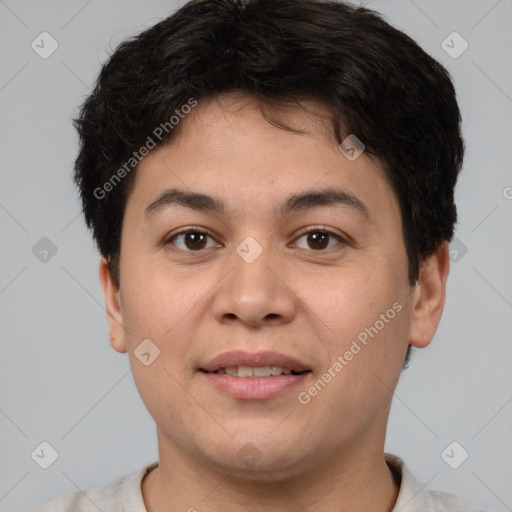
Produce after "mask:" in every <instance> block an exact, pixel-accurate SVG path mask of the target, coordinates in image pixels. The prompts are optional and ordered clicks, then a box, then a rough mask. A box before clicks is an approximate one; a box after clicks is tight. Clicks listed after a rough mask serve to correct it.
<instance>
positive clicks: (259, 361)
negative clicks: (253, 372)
mask: <svg viewBox="0 0 512 512" xmlns="http://www.w3.org/2000/svg"><path fill="white" fill-rule="evenodd" d="M234 366H251V367H261V366H279V367H280V368H289V369H290V370H292V371H294V372H305V371H307V370H310V368H309V367H308V366H307V365H306V364H305V363H303V362H302V361H299V360H298V359H296V358H294V357H291V356H287V355H285V354H281V353H279V352H273V351H265V352H257V353H254V354H251V353H249V352H244V351H242V350H235V351H231V352H224V353H223V354H219V355H217V356H215V357H213V358H212V359H210V360H209V361H208V362H207V363H205V364H204V365H203V366H201V367H200V368H199V369H200V370H203V371H205V372H216V371H217V370H220V369H221V368H232V367H234ZM236 378H238V377H236ZM259 378H260V379H266V377H259ZM248 380H249V379H248Z"/></svg>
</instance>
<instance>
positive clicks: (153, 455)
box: [0, 0, 512, 512]
mask: <svg viewBox="0 0 512 512" xmlns="http://www.w3.org/2000/svg"><path fill="white" fill-rule="evenodd" d="M364 3H365V4H366V5H368V6H369V7H372V8H375V9H377V10H379V11H380V12H382V13H383V14H384V15H385V17H386V19H387V20H388V21H390V22H391V23H392V24H394V25H395V26H397V27H398V28H400V29H402V30H404V31H406V32H407V33H408V34H409V35H411V36H412V37H413V38H415V39H416V40H417V41H418V42H419V43H420V44H421V45H422V46H423V48H425V50H426V51H428V52H429V53H430V54H431V55H432V56H434V57H435V58H437V59H438V60H439V61H440V62H441V63H443V64H444V65H445V66H446V67H447V68H448V70H449V71H450V73H451V74H452V76H453V78H454V81H455V85H456V88H457V91H458V96H459V100H460V105H461V109H462V113H463V118H464V135H465V140H466V146H467V156H466V160H465V165H464V169H463V173H462V175H461V178H460V181H459V184H458V188H457V195H456V199H457V203H458V208H459V215H460V221H459V224H458V229H457V238H458V240H459V241H458V242H456V244H457V245H455V244H454V245H453V248H454V250H456V251H457V253H455V252H454V253H453V254H452V257H453V260H454V261H453V264H452V270H451V274H450V278H449V281H448V298H447V303H446V308H445V313H444V316H443V319H442V322H441V325H440V327H439V330H438V333H437V335H436V337H435V339H434V342H433V344H432V345H431V346H430V347H428V348H427V349H424V350H422V351H417V352H416V354H415V359H414V362H413V364H412V365H411V367H410V368H409V369H408V370H407V371H406V372H404V374H403V375H402V378H401V381H400V384H399V386H398V388H397V390H396V393H395V398H394V401H393V408H392V413H391V418H390V423H389V428H388V437H387V444H386V450H387V451H390V452H392V453H396V454H398V455H400V456H401V457H402V458H403V459H404V460H405V461H406V463H407V464H408V465H409V467H410V469H411V470H412V472H413V473H414V474H415V475H416V477H417V478H418V479H419V480H421V481H422V482H423V483H427V482H428V483H429V486H431V487H432V488H436V489H440V490H446V491H449V492H453V493H455V494H457V495H460V496H461V497H463V498H464V499H465V500H467V501H469V502H470V503H472V504H473V505H474V506H476V507H479V508H484V509H487V510H494V511H505V510H512V485H511V481H512V462H511V460H512V441H511V435H510V433H511V426H512V403H511V402H512V372H511V371H510V363H511V360H512V359H511V355H512V343H511V341H512V340H511V338H512V334H511V333H512V287H511V284H512V270H511V265H510V262H511V261H512V259H511V254H512V236H511V233H512V172H511V169H512V166H511V156H510V155H511V153H510V149H511V148H510V145H511V135H512V128H511V126H510V121H511V118H512V116H511V113H512V71H511V66H510V50H511V48H512V35H511V32H512V31H511V28H510V27H511V23H512V1H511V0H501V1H496V0H481V1H462V0H458V1H450V2H446V1H441V0H436V1H427V0H415V1H412V0H392V1H391V0H386V1H383V0H376V1H370V2H364ZM177 5H181V3H180V4H177V3H176V2H172V1H163V0H151V1H145V2H142V1H135V0H129V1H126V0H125V1H120V0H110V1H101V2H100V1H99V0H90V1H84V0H70V1H66V2H64V1H60V2H57V1H45V2H41V1H39V2H37V1H35V0H34V1H28V0H19V1H15V0H5V1H0V45H1V49H2V50H1V52H2V53H1V66H0V109H1V117H0V118H1V125H0V141H1V155H2V159H1V170H0V179H1V184H0V229H1V233H2V249H1V251H2V252H1V254H2V256H1V265H0V312H1V323H0V329H1V336H2V344H1V347H2V350H1V357H0V433H1V436H0V443H1V457H0V511H2V512H3V511H9V512H18V511H23V510H27V509H30V508H32V507H34V506H35V505H36V504H39V503H42V502H44V501H47V500H49V499H51V498H53V497H55V496H57V495H59V494H62V493H64V492H67V491H72V490H78V489H87V488H90V487H93V486H97V485H101V484H105V483H108V482H110V481H112V480H114V479H116V478H118V477H119V476H122V475H124V474H127V473H130V472H132V471H136V470H138V469H140V468H141V467H142V466H143V465H145V464H148V463H149V462H151V461H154V460H157V456H158V455H157V444H156V432H155V427H154V424H153V420H152V419H151V417H150V416H149V414H148V413H147V411H146V409H145V407H144V405H143V403H142V401H141V399H140V398H139V395H138V393H137V390H136V388H135V385H134V383H133V379H132V376H131V372H130V367H129V362H128V356H127V355H126V354H122V355H121V354H118V353H117V352H115V351H114V350H113V349H112V348H111V347H110V345H109V342H108V330H107V324H106V319H105V311H104V308H103V296H102V292H101V288H100V285H99V282H98V277H97V266H98V255H97V253H96V252H95V249H94V246H93V244H92V241H91V237H90V235H89V233H88V232H87V231H86V229H85V227H84V224H83V221H82V218H81V217H80V216H79V204H78V201H77V195H76V192H75V190H74V188H73V185H72V182H71V170H72V165H73V161H74V158H75V156H76V151H77V140H76V135H75V132H74V129H73V128H72V126H71V124H70V117H71V116H73V115H75V114H76V108H77V106H78V105H79V104H80V103H81V101H82V100H83V98H84V97H85V95H87V94H88V93H89V91H90V87H91V85H92V84H93V82H94V79H95V77H96V75H97V73H98V71H99V66H100V64H101V63H102V62H104V60H105V59H106V57H107V55H108V54H109V53H111V52H112V50H113V49H114V48H115V47H116V46H117V45H118V44H119V43H120V42H121V40H122V39H123V38H125V37H126V36H128V35H132V34H134V33H137V32H139V31H141V30H142V29H144V28H145V27H147V26H150V25H152V24H153V23H155V22H156V21H158V20H159V19H161V18H162V17H164V16H165V15H166V13H168V12H169V11H172V10H174V9H175V8H176V6H177ZM43 31H47V32H49V33H50V34H51V36H52V37H53V38H54V39H55V40H56V41H57V42H58V44H59V46H58V49H57V50H56V51H55V53H53V54H52V55H51V56H50V57H49V58H47V59H42V58H41V57H40V56H39V55H38V54H37V53H36V52H35V51H34V50H33V49H32V48H31V43H32V41H33V40H35V39H36V38H37V36H39V34H40V33H41V32H43ZM453 31H457V32H459V33H460V34H461V35H462V37H463V38H464V39H465V40H466V41H467V42H468V43H469V48H468V49H467V50H466V51H465V52H464V53H463V54H462V55H460V56H459V57H458V58H456V59H454V58H452V57H451V56H449V55H448V54H447V53H446V52H445V51H444V49H443V47H442V46H441V43H442V41H444V40H445V39H446V38H447V36H448V35H449V34H451V33H452V32H453ZM448 41H449V44H450V45H452V46H454V47H455V50H457V49H460V48H461V46H460V44H459V43H460V41H455V42H454V43H453V44H452V43H451V42H450V39H449V40H448ZM48 47H49V46H48V45H46V48H48ZM452 51H453V50H452ZM508 187H509V188H508ZM43 237H48V238H49V239H50V240H51V241H52V243H53V244H55V246H56V248H57V253H56V254H55V255H53V256H52V255H51V252H50V253H49V254H48V255H47V256H46V258H47V261H46V262H44V261H41V260H40V259H39V258H40V257H42V254H41V253H40V254H39V257H36V254H37V251H35V252H36V254H34V253H33V251H32V248H33V246H34V245H35V244H36V243H37V242H38V241H39V240H40V239H41V238H43ZM36 247H39V246H36ZM465 248H467V252H466V253H465V252H464V251H465ZM42 441H47V442H49V443H50V444H51V445H52V446H53V447H54V448H55V449H56V450H57V452H58V458H57V460H56V461H55V462H54V463H53V464H52V465H51V466H50V467H49V468H48V469H46V470H45V469H42V468H41V467H39V465H38V464H36V462H35V461H34V460H33V459H32V457H31V453H32V452H33V451H34V450H35V449H36V448H37V447H38V446H39V445H40V443H41V442H42ZM452 441H457V442H458V443H459V444H460V445H461V446H462V447H463V448H464V449H465V450H466V451H467V452H468V453H469V458H468V459H467V460H466V461H465V462H464V463H463V464H462V465H461V466H460V467H459V468H458V469H452V468H451V467H449V466H448V465H447V463H446V462H445V461H444V460H443V458H442V457H441V453H442V452H443V450H444V449H445V448H446V447H447V446H448V445H449V444H450V443H451V442H452ZM461 453H462V452H461V449H460V448H456V449H455V450H454V452H450V455H452V457H451V460H452V461H453V460H457V459H458V458H459V457H460V454H461Z"/></svg>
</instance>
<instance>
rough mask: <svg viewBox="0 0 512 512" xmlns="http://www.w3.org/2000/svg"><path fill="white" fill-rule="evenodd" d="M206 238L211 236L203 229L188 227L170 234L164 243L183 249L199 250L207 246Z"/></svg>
mask: <svg viewBox="0 0 512 512" xmlns="http://www.w3.org/2000/svg"><path fill="white" fill-rule="evenodd" d="M208 238H210V239H212V240H213V238H212V237H211V236H210V235H208V234H207V233H205V232H204V231H198V230H194V229H188V230H184V231H181V232H179V233H176V234H175V235H173V236H171V237H170V238H169V239H168V240H167V241H166V242H165V245H168V244H172V245H174V246H175V247H177V248H178V249H181V250H183V251H188V252H190V251H200V250H201V249H205V248H207V243H208Z"/></svg>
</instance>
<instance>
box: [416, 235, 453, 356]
mask: <svg viewBox="0 0 512 512" xmlns="http://www.w3.org/2000/svg"><path fill="white" fill-rule="evenodd" d="M449 270H450V257H449V247H448V243H447V242H443V243H442V244H441V246H440V247H439V248H438V250H437V251H436V252H435V253H434V254H432V255H431V256H429V257H428V258H427V259H425V260H424V261H423V263H422V265H421V269H420V276H419V280H418V283H417V284H416V289H415V290H414V298H413V305H412V317H411V327H410V333H409V343H410V344H411V345H412V346H414V347H416V348H424V347H426V346H427V345H429V344H430V343H431V341H432V339H433V337H434V334H435V332H436V330H437V327H438V325H439V322H440V320H441V315H442V312H443V307H444V301H445V296H446V280H447V279H448V273H449Z"/></svg>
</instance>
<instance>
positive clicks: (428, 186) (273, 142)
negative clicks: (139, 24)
mask: <svg viewBox="0 0 512 512" xmlns="http://www.w3.org/2000/svg"><path fill="white" fill-rule="evenodd" d="M75 123H76V126H77V129H78V131H79V136H80V144H81V146H80V153H79V156H78V158H77V161H76V166H75V180H76V183H77V184H78V186H79V188H80V193H81V198H82V201H83V211H84V215H85V218H86V222H87V224H88V226H89V227H90V228H91V229H92V231H93V234H94V238H95V240H96V243H97V245H98V248H99V251H100V253H101V255H102V258H101V263H100V279H101V282H102V285H103V288H104V291H105V297H106V303H107V310H108V313H109V314H108V321H109V325H110V331H111V344H112V346H113V347H114V348H115V349H116V350H118V351H120V352H129V354H130V360H131V363H132V369H133V374H134V378H135V381H136V384H137V386H138V389H139V391H140V393H141V396H142V398H143V400H144V402H145V404H146V406H147V407H148V410H149V412H150V413H151V414H152V416H153V417H154V419H155V421H156V423H157V426H158V428H159V434H160V436H161V437H162V438H165V439H166V440H167V442H168V443H170V444H173V445H175V446H180V447H181V448H180V449H181V450H183V452H184V453H187V454H189V455H193V456H195V457H196V458H197V460H200V459H201V460H207V461H209V462H211V463H212V464H214V465H218V466H222V467H225V468H231V469H233V467H237V468H238V469H237V470H239V471H241V472H243V471H245V470H248V468H247V467H245V468H244V467H243V463H242V462H241V460H240V459H239V458H238V457H237V450H238V449H240V447H241V446H244V444H245V443H247V442H251V443H252V444H253V445H254V446H256V447H258V450H260V451H261V453H262V454H263V456H262V458H261V467H262V468H265V469H267V470H269V469H272V470H275V469H276V468H280V470H281V471H283V472H286V471H292V469H291V468H300V467H302V466H303V465H304V464H306V462H307V461H312V460H317V461H318V460H321V459H322V458H323V459H325V458H326V457H327V456H328V455H329V454H330V453H332V450H333V447H338V448H340V449H341V447H348V446H353V447H354V446H356V445H357V446H363V443H364V442H365V440H368V439H371V438H374V436H375V434H376V433H378V434H379V436H380V437H383V435H384V430H385V422H386V420H387V414H388V412H389V406H390V402H391V392H390V389H393V388H394V386H395V385H396V382H397V380H398V377H399V374H400V370H401V368H402V365H403V363H404V359H405V358H406V356H407V354H408V352H409V348H410V347H411V346H415V347H418V348H421V347H424V346H426V345H428V344H429V343H430V342H431V340H432V338H433V336H434V333H435V330H436V328H437V325H438V322H439V320H440V317H441V313H442V309H443V305H444V294H445V283H446V278H447V275H448V268H449V260H448V251H447V242H448V241H449V240H450V239H451V237H452V235H453V230H454V224H455V222H456V208H455V204H454V187H455V183H456V179H457V175H458V173H459V171H460V168H461V165H462V158H463V141H462V138H461V133H460V113H459V109H458V106H457V102H456V97H455V92H454V88H453V85H452V82H451V80H450V77H449V75H448V73H447V71H446V70H445V69H444V68H443V67H442V66H441V65H440V64H439V63H438V62H436V61H435V60H434V59H432V58H431V57H430V56H429V55H427V54H426V53H425V52H424V51H423V50H422V49H421V48H420V47H419V46H418V45H417V44H416V43H415V42H414V41H413V40H411V39H410V38H409V37H408V36H407V35H405V34H403V33H402V32H400V31H398V30H396V29H394V28H392V27H391V26H389V25H388V24H387V23H386V22H385V21H384V20H383V19H382V18H381V17H380V16H379V15H378V14H376V13H375V12H373V11H370V10H367V9H364V8H360V7H354V6H351V5H349V4H344V3H340V2H329V1H320V0H292V1H290V0H287V1H281V0H254V1H245V2H243V1H239V0H217V1H212V0H199V1H192V2H189V3H187V4H186V5H185V6H183V7H182V8H181V9H179V10H178V11H177V12H176V13H174V14H173V15H172V16H170V17H168V18H166V19H164V20H163V21H161V22H160V23H158V24H156V25H155V26H153V27H151V28H150V29H148V30H146V31H145V32H143V33H141V34H139V35H138V36H136V37H134V38H132V39H130V40H127V41H125V42H123V43H122V44H121V45H120V46H119V47H118V48H117V50H116V51H115V52H114V53H113V55H112V56H111V57H110V58H109V60H108V62H107V63H106V64H105V65H104V66H103V68H102V70H101V73H100V76H99V78H98V81H97V84H96V87H95V89H94V91H93V92H92V94H91V95H90V96H89V97H88V98H87V100H86V101H85V103H84V104H83V106H82V109H81V112H80V116H79V118H78V119H76V120H75ZM354 135H355V136H356V137H357V139H358V140H359V141H361V142H362V143H363V144H364V151H363V152H362V154H361V155H360V156H358V157H357V158H355V159H353V158H347V153H346V152H344V151H342V150H340V148H339V145H340V143H342V142H343V141H346V140H347V137H349V136H352V137H353V136H354ZM352 137H349V139H348V140H349V141H352V140H353V138H352ZM342 148H346V146H343V145H342ZM356 149H357V148H356ZM361 149H362V148H361ZM352 156H353V154H352ZM185 227H187V230H184V231H187V232H188V235H187V234H185V233H182V234H179V233H177V230H178V229H179V228H185ZM190 231H196V233H190ZM326 232H328V233H330V234H327V233H326ZM325 242H327V243H325ZM241 244H245V245H241ZM247 244H248V245H247ZM244 252H246V253H248V254H251V257H249V258H247V257H245V258H244V254H243V253H244ZM146 339H149V340H151V345H149V346H151V347H152V348H151V350H156V352H154V353H155V354H156V353H157V352H158V351H159V356H158V357H157V358H156V359H154V361H153V362H152V363H151V364H149V365H147V366H146V365H144V364H142V363H141V361H140V360H139V359H138V358H137V348H138V347H140V346H141V345H140V344H141V342H142V341H143V340H146ZM143 346H144V347H147V346H146V345H143ZM155 347H156V348H155ZM231 350H241V351H245V352H251V353H255V352H259V351H278V352H281V353H284V354H285V355H288V356H290V357H294V358H295V359H299V360H300V362H302V363H303V364H304V365H305V366H306V367H307V368H306V369H307V371H306V372H305V373H304V374H302V376H301V379H300V380H298V381H297V382H299V384H297V386H295V387H293V386H292V388H290V389H289V390H287V391H285V392H283V393H281V394H278V395H276V396H273V397H269V398H267V399H263V400H248V401H247V400H243V399H240V398H233V397H232V396H227V395H225V394H224V393H223V392H221V391H219V390H218V389H217V388H216V387H215V386H212V385H211V384H210V381H209V377H208V376H207V372H206V367H209V364H210V363H211V360H212V359H215V358H216V357H217V356H219V355H220V354H222V353H225V352H227V351H231ZM349 353H350V354H352V355H350V354H349ZM340 357H341V359H340ZM336 362H338V365H336V364H335V363H336ZM326 374H329V375H330V378H329V377H325V375H326ZM319 381H322V382H323V383H324V384H323V385H322V384H320V383H319ZM326 381H328V382H326ZM313 388H314V389H316V392H315V391H314V390H313ZM301 393H302V394H301ZM305 409H306V410H307V414H304V413H305ZM287 414H289V417H288V419H287V420H284V421H283V418H285V417H286V415H287ZM326 415H327V416H328V418H329V419H326ZM347 418H349V419H348V420H347ZM198 425H200V426H199V427H198ZM278 425H279V427H278ZM318 425H321V427H320V428H319V427H318ZM340 425H342V427H341V428H340ZM269 432H272V435H269ZM235 437H236V439H237V442H236V443H233V439H234V438H235ZM305 437H307V438H308V439H309V440H310V443H309V444H308V445H307V446H303V447H302V446H301V447H300V448H296V446H297V443H298V442H299V441H300V439H303V438H305ZM382 442H383V440H382ZM290 446H293V447H295V448H294V450H292V451H291V450H290ZM312 453H315V454H316V455H315V456H314V457H313V456H312V455H311V454H312ZM315 457H317V459H315ZM301 465H302V466H301ZM295 470H297V471H298V470H299V469H295ZM295 470H293V471H295Z"/></svg>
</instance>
